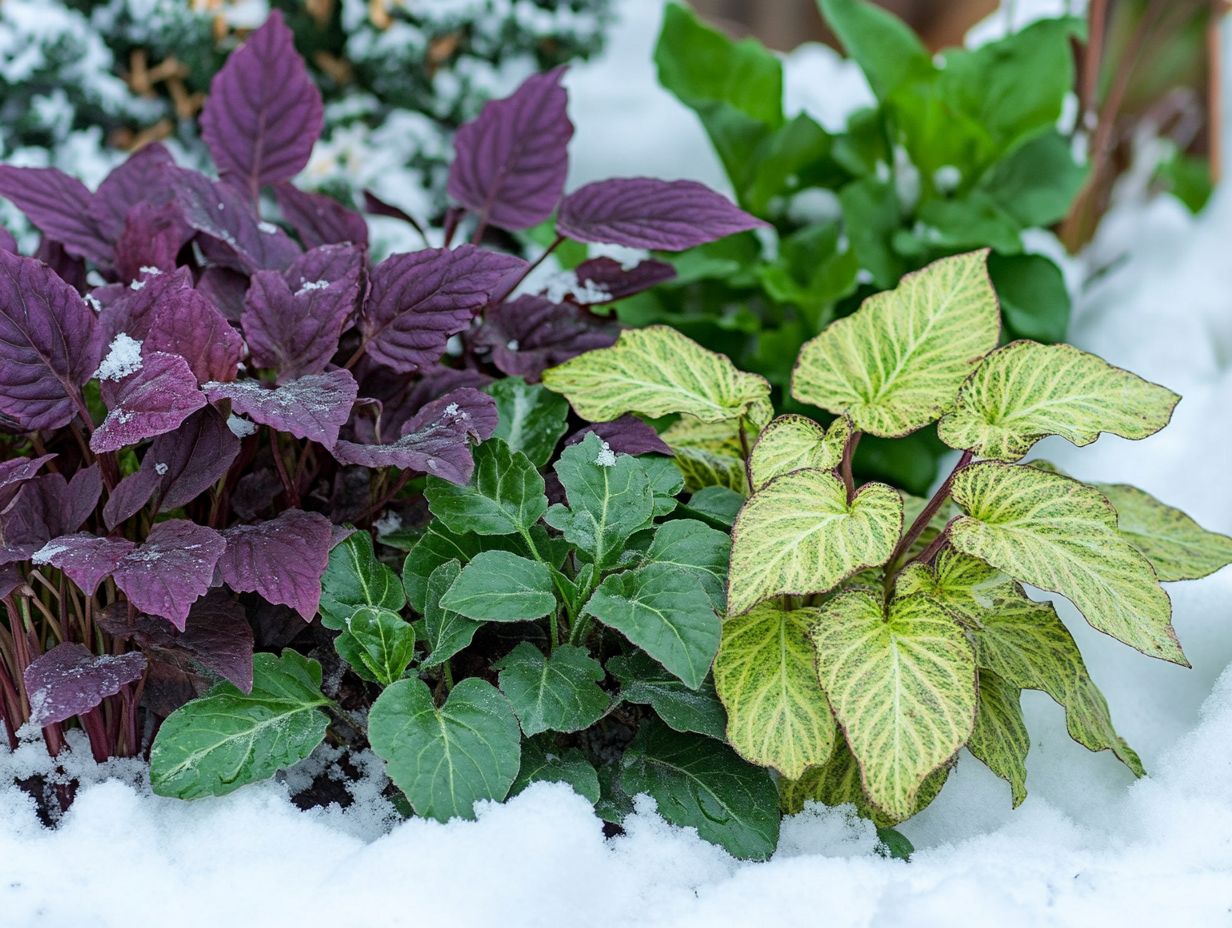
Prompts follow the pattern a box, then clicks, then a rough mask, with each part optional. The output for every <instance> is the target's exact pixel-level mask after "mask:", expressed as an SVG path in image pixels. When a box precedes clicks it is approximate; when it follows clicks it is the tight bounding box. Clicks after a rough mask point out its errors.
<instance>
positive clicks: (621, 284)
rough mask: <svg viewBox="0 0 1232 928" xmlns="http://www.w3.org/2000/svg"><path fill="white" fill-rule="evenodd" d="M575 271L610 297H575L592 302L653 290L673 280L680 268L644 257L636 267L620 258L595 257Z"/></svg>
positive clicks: (585, 281) (594, 287) (619, 298)
mask: <svg viewBox="0 0 1232 928" xmlns="http://www.w3.org/2000/svg"><path fill="white" fill-rule="evenodd" d="M574 273H575V274H576V275H577V279H578V281H579V282H580V283H583V284H589V285H590V286H589V288H588V289H590V290H598V291H600V292H602V293H603V294H604V295H605V296H606V299H581V298H580V297H576V298H575V301H576V302H578V303H584V304H588V305H598V304H600V303H609V302H611V301H613V300H623V299H624V298H625V297H629V296H633V295H634V294H635V293H641V292H642V291H643V290H649V289H650V288H651V287H655V286H658V285H659V284H661V283H664V282H666V281H669V280H672V279H674V278H675V276H676V269H675V268H674V267H672V266H671V265H670V264H665V263H664V262H662V261H652V260H647V261H640V262H638V264H637V265H636V266H635V267H632V268H629V269H628V270H625V268H624V267H622V266H621V264H620V262H619V261H615V260H613V259H612V258H591V259H590V260H589V261H583V262H582V263H581V264H579V265H578V266H577V267H576V268H575V269H574Z"/></svg>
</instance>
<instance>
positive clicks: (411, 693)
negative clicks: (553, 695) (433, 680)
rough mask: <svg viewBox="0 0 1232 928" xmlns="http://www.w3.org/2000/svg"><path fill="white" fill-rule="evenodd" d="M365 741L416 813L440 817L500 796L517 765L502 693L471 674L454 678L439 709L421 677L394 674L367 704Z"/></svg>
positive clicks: (513, 730)
mask: <svg viewBox="0 0 1232 928" xmlns="http://www.w3.org/2000/svg"><path fill="white" fill-rule="evenodd" d="M368 740H369V742H371V744H372V750H373V751H375V752H376V754H377V756H378V757H381V758H382V759H383V760H384V761H385V768H386V771H387V772H388V773H389V778H390V779H391V780H393V781H394V784H395V785H396V786H397V787H398V788H399V789H400V790H402V792H404V793H406V797H407V799H409V800H410V801H411V805H412V807H414V809H415V812H416V813H417V814H419V815H423V816H426V817H428V818H434V819H436V820H437V821H441V822H444V821H448V820H449V819H451V818H474V817H475V812H474V806H475V803H476V802H478V801H479V800H481V799H495V800H501V799H504V798H505V796H506V795H508V793H509V788H510V787H511V786H512V785H513V781H514V778H515V777H517V775H518V768H519V767H520V766H521V754H522V751H521V743H522V733H521V732H520V731H519V730H518V720H517V718H516V717H515V716H514V714H513V709H512V707H510V705H509V700H508V699H506V698H505V697H504V696H503V695H501V693H500V692H499V691H498V690H497V689H496V687H494V686H493V685H492V684H491V683H488V682H486V681H484V680H480V679H479V678H478V677H468V678H467V679H465V680H462V681H460V682H459V683H458V684H457V685H456V686H455V687H454V688H453V689H452V690H450V692H449V698H448V699H446V700H445V704H444V705H443V706H441V707H440V708H439V709H438V708H437V707H436V706H435V705H434V704H433V702H432V692H431V691H430V690H429V689H428V686H427V684H426V683H424V682H423V681H422V680H420V679H418V678H408V679H406V680H399V681H398V682H397V683H395V684H394V685H393V686H390V687H388V688H387V689H386V690H385V691H384V692H383V693H381V695H380V696H378V697H377V700H376V702H374V703H373V704H372V711H371V712H370V713H369V715H368Z"/></svg>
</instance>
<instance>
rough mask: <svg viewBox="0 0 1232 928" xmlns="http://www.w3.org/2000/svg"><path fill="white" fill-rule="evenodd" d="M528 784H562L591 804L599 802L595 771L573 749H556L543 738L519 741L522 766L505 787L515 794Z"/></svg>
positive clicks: (597, 780) (579, 752)
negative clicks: (509, 784) (514, 777)
mask: <svg viewBox="0 0 1232 928" xmlns="http://www.w3.org/2000/svg"><path fill="white" fill-rule="evenodd" d="M532 783H565V784H567V785H569V786H571V787H572V788H573V791H574V792H575V793H577V794H578V795H579V796H585V797H586V798H587V799H589V800H590V801H591V803H592V804H594V803H597V802H598V801H599V774H598V773H596V772H595V768H594V767H592V766H591V764H590V761H588V760H587V759H586V755H585V754H583V753H582V752H581V751H579V750H578V749H577V748H568V749H566V750H563V751H562V750H559V749H558V748H556V747H555V746H554V745H553V744H552V743H551V742H550V741H547V740H545V739H543V738H531V739H530V740H528V741H524V742H522V767H521V769H519V770H518V778H517V779H516V780H514V781H513V787H512V788H511V789H510V790H509V795H510V797H513V796H516V795H517V794H518V793H520V792H522V790H524V789H526V787H528V786H530V785H531V784H532Z"/></svg>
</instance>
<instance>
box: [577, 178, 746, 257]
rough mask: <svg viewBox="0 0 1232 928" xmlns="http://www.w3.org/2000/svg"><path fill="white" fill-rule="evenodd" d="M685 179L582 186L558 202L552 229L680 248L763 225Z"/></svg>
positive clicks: (623, 242)
mask: <svg viewBox="0 0 1232 928" xmlns="http://www.w3.org/2000/svg"><path fill="white" fill-rule="evenodd" d="M764 225H766V223H764V222H762V221H761V220H760V219H757V218H755V217H753V216H750V215H749V214H748V213H746V212H745V211H744V210H742V209H740V208H739V207H737V206H735V205H734V204H732V202H731V201H730V200H728V199H727V198H726V197H724V196H722V195H720V194H718V193H715V192H714V191H713V190H711V189H710V188H709V187H707V186H705V185H704V184H699V183H697V182H696V181H691V180H670V181H669V180H658V179H656V178H651V177H624V178H617V179H613V180H600V181H596V182H594V183H593V184H587V185H586V186H585V187H582V188H581V189H579V190H575V191H574V192H573V193H571V194H569V195H568V196H567V197H565V198H564V200H562V201H561V204H560V212H559V213H558V214H557V217H556V229H557V231H558V232H559V233H560V234H561V235H567V236H568V237H569V238H572V239H576V240H578V241H582V242H604V243H607V244H612V245H627V246H629V247H630V248H656V249H659V250H661V251H684V249H686V248H693V247H694V246H697V245H704V244H705V243H706V242H713V241H715V240H716V239H720V238H723V237H724V236H727V235H732V234H733V233H736V232H744V231H746V230H748V229H755V228H757V227H758V226H764Z"/></svg>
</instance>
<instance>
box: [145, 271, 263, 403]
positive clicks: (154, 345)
mask: <svg viewBox="0 0 1232 928" xmlns="http://www.w3.org/2000/svg"><path fill="white" fill-rule="evenodd" d="M129 334H132V333H129ZM144 338H145V343H144V345H143V350H145V351H146V352H158V351H162V352H166V353H167V354H177V355H179V356H180V357H182V358H183V359H184V360H185V361H187V362H188V367H189V369H190V370H191V371H192V372H193V376H195V377H196V378H197V382H198V383H205V382H206V381H217V380H234V379H235V373H236V369H237V367H238V365H239V362H240V358H241V357H242V356H243V353H244V340H243V339H242V338H240V335H239V333H238V332H236V331H235V329H233V328H231V325H230V323H228V322H227V320H226V319H225V318H224V317H223V314H222V313H220V312H219V311H218V310H217V309H216V308H215V307H214V304H213V303H211V302H210V301H209V300H208V299H206V298H205V297H204V296H202V295H201V294H200V293H199V292H197V291H196V290H193V289H191V288H185V289H183V290H180V291H179V292H177V293H174V294H171V295H170V296H169V298H168V299H167V300H166V301H165V302H164V303H163V304H162V305H160V306H159V307H158V309H157V310H156V311H155V313H154V318H153V319H152V320H151V322H150V327H149V330H148V331H147V332H146V333H145V336H144Z"/></svg>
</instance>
